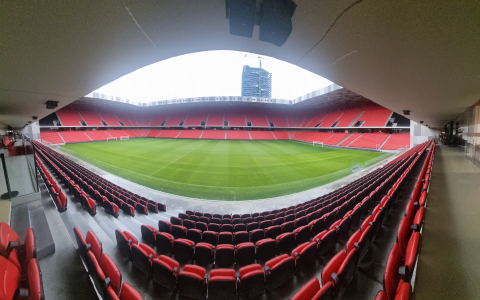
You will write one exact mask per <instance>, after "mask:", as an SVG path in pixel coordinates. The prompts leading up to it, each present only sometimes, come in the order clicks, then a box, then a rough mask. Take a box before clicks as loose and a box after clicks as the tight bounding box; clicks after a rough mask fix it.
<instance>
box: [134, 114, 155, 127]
mask: <svg viewBox="0 0 480 300" xmlns="http://www.w3.org/2000/svg"><path fill="white" fill-rule="evenodd" d="M135 120H136V122H137V124H138V126H150V122H151V121H152V118H151V117H147V116H137V117H135Z"/></svg>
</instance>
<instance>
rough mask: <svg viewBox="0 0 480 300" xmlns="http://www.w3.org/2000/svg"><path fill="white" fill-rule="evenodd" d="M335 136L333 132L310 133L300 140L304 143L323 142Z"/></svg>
mask: <svg viewBox="0 0 480 300" xmlns="http://www.w3.org/2000/svg"><path fill="white" fill-rule="evenodd" d="M332 135H333V133H332V132H308V133H307V134H305V135H302V136H301V137H300V138H299V139H298V140H300V141H304V142H323V141H324V140H326V139H328V138H329V137H331V136H332Z"/></svg>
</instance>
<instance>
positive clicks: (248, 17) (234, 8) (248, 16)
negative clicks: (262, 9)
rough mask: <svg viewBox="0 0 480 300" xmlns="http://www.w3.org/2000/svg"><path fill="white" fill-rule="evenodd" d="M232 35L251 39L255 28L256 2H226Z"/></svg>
mask: <svg viewBox="0 0 480 300" xmlns="http://www.w3.org/2000/svg"><path fill="white" fill-rule="evenodd" d="M225 5H226V9H227V19H230V34H233V35H239V36H244V37H249V38H251V37H252V35H253V27H254V26H255V13H256V10H257V5H256V1H255V0H225Z"/></svg>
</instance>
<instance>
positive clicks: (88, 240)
mask: <svg viewBox="0 0 480 300" xmlns="http://www.w3.org/2000/svg"><path fill="white" fill-rule="evenodd" d="M73 231H74V233H75V239H76V241H77V246H78V250H77V251H78V254H79V255H80V257H81V259H82V261H83V262H84V264H85V266H86V268H87V272H88V274H89V276H90V277H91V278H92V279H93V283H94V286H95V289H96V291H97V292H98V294H100V296H101V299H111V300H116V299H120V300H142V299H143V297H142V296H141V295H140V294H139V293H138V292H137V291H136V290H135V289H134V288H133V287H132V286H131V285H130V284H128V283H127V282H122V274H121V273H120V270H118V268H117V266H116V265H115V262H114V261H113V260H112V259H111V258H110V256H108V254H106V253H103V249H102V244H101V243H100V241H99V240H98V238H97V236H96V235H95V234H94V233H93V232H92V231H88V232H87V234H86V236H85V237H84V236H83V234H82V233H81V232H80V230H79V229H78V227H74V228H73Z"/></svg>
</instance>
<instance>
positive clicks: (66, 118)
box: [52, 107, 392, 127]
mask: <svg viewBox="0 0 480 300" xmlns="http://www.w3.org/2000/svg"><path fill="white" fill-rule="evenodd" d="M362 112H363V113H362ZM80 113H81V115H80V114H79V112H78V111H75V110H71V109H69V108H68V107H67V108H63V109H60V110H58V111H57V115H58V117H59V119H60V121H61V122H62V124H63V126H80V121H85V122H86V123H87V125H89V126H103V125H102V123H101V122H102V121H104V122H106V123H107V124H108V125H110V126H118V125H119V121H121V122H122V123H124V124H125V126H162V125H164V126H179V123H180V122H182V123H184V124H185V125H186V126H200V125H201V122H205V124H206V125H208V126H223V124H224V122H229V123H230V126H247V122H251V123H252V126H262V127H269V126H270V123H274V124H275V127H331V126H332V125H333V124H334V123H335V122H338V125H336V126H337V127H340V126H341V127H348V126H353V125H354V124H352V122H353V121H354V120H355V119H356V118H357V117H358V116H359V115H360V114H361V113H362V114H361V115H360V117H359V118H358V120H357V121H364V123H363V125H362V126H363V127H366V126H380V127H381V126H385V124H386V123H387V121H388V118H389V117H390V115H391V114H392V112H391V111H390V110H388V109H386V108H383V107H364V108H361V109H350V110H345V111H343V110H342V111H339V110H334V111H329V112H327V111H316V112H313V113H308V114H306V113H305V114H302V115H297V116H287V115H286V113H285V112H280V111H278V112H277V111H271V110H260V111H259V110H258V109H255V110H252V109H244V110H243V111H238V109H235V111H231V110H229V109H223V110H221V111H219V110H212V109H208V110H198V109H197V108H195V110H193V111H189V110H186V111H184V112H183V113H180V114H179V113H176V114H175V113H174V114H170V113H168V114H161V115H157V116H151V115H150V116H148V115H147V116H134V115H131V114H129V115H128V116H126V115H121V114H119V113H117V114H111V113H105V112H101V113H96V112H88V113H87V112H85V111H81V112H80ZM142 118H143V119H145V120H148V121H145V120H144V121H143V122H141V120H142ZM52 125H53V124H52Z"/></svg>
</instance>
